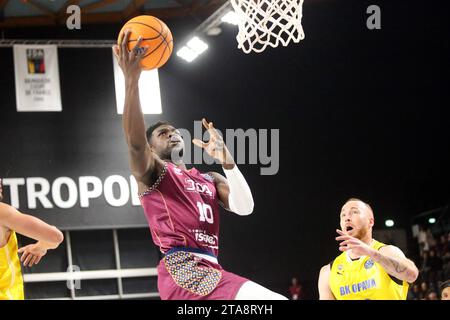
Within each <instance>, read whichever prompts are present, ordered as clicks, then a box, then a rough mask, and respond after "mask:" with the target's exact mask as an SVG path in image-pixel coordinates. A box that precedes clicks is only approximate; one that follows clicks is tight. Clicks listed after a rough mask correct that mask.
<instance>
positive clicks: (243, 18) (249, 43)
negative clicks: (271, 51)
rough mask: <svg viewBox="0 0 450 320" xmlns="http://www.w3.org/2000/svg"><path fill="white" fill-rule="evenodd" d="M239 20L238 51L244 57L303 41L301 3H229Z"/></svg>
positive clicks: (293, 0) (263, 0)
mask: <svg viewBox="0 0 450 320" xmlns="http://www.w3.org/2000/svg"><path fill="white" fill-rule="evenodd" d="M230 1H231V4H232V5H233V8H234V11H235V13H236V14H237V16H238V17H239V33H238V35H237V37H236V39H237V41H238V48H239V49H242V50H243V51H244V52H245V53H250V52H251V51H254V52H257V53H259V52H262V51H264V50H265V49H266V47H267V46H271V47H273V48H275V47H277V46H278V45H279V44H280V43H281V44H282V45H283V46H285V47H286V46H287V45H288V44H289V43H290V42H291V41H293V42H295V43H299V42H300V40H303V39H304V38H305V34H304V32H303V27H302V7H303V0H230Z"/></svg>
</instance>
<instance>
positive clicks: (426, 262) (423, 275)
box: [420, 251, 430, 281]
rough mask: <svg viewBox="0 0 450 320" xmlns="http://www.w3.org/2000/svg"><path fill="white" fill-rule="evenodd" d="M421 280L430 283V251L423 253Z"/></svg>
mask: <svg viewBox="0 0 450 320" xmlns="http://www.w3.org/2000/svg"><path fill="white" fill-rule="evenodd" d="M420 259H421V261H420V278H421V280H423V281H428V278H429V276H428V274H429V272H430V262H429V258H428V251H423V252H422V254H421V255H420Z"/></svg>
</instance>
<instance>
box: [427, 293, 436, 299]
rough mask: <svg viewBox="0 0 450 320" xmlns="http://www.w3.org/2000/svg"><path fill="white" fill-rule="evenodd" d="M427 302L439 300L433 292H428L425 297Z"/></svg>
mask: <svg viewBox="0 0 450 320" xmlns="http://www.w3.org/2000/svg"><path fill="white" fill-rule="evenodd" d="M427 300H439V299H438V295H437V293H436V292H435V291H430V293H428V295H427Z"/></svg>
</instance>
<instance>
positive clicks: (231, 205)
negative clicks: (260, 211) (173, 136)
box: [192, 119, 254, 216]
mask: <svg viewBox="0 0 450 320" xmlns="http://www.w3.org/2000/svg"><path fill="white" fill-rule="evenodd" d="M202 122H203V126H204V127H205V129H207V130H208V132H209V134H210V140H209V141H208V142H203V141H201V140H198V139H193V140H192V142H193V143H194V144H195V145H196V146H198V147H200V148H203V149H205V151H206V152H207V153H208V154H209V155H210V156H211V157H213V158H214V159H217V160H219V161H220V163H221V164H222V167H223V171H224V173H225V176H226V178H224V177H223V176H222V175H220V174H218V173H215V172H211V174H212V175H213V177H214V180H215V183H216V189H217V193H218V197H219V200H220V202H221V203H222V206H223V207H224V208H225V209H227V210H230V211H232V212H234V213H237V214H238V215H241V216H246V215H249V214H251V213H252V212H253V207H254V202H253V196H252V192H251V190H250V187H249V186H248V184H247V181H246V180H245V178H244V176H243V175H242V173H241V172H240V171H239V169H238V167H237V166H236V164H235V162H234V160H233V157H232V156H231V154H230V152H229V150H228V148H227V146H226V145H225V143H224V142H223V138H222V137H221V136H220V134H219V133H218V132H217V130H216V129H215V128H214V126H213V123H212V122H210V123H208V122H207V121H206V120H205V119H203V120H202Z"/></svg>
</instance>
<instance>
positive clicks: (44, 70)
mask: <svg viewBox="0 0 450 320" xmlns="http://www.w3.org/2000/svg"><path fill="white" fill-rule="evenodd" d="M13 51H14V71H15V83H16V104H17V111H19V112H21V111H22V112H37V111H62V105H61V91H60V84H59V68H58V48H57V47H56V46H55V45H15V46H14V47H13Z"/></svg>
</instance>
